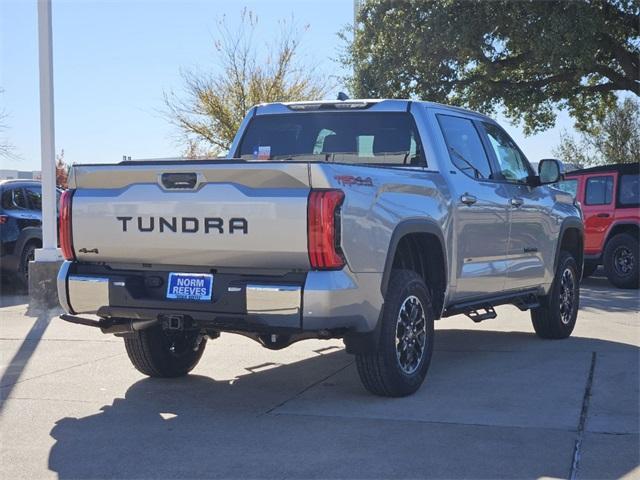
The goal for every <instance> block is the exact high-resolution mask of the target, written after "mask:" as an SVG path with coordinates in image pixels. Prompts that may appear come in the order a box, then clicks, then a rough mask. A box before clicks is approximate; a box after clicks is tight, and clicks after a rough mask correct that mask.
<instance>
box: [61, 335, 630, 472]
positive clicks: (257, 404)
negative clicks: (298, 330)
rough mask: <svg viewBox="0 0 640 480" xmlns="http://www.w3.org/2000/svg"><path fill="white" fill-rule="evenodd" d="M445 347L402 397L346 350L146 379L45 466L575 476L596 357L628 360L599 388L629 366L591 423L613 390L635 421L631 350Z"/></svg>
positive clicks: (623, 463)
mask: <svg viewBox="0 0 640 480" xmlns="http://www.w3.org/2000/svg"><path fill="white" fill-rule="evenodd" d="M436 348H437V349H436V352H435V354H434V359H433V363H432V365H431V371H430V373H429V376H428V377H427V381H426V383H425V385H424V386H423V387H422V389H421V390H420V391H418V392H417V393H416V394H415V395H414V396H412V397H407V398H404V399H384V398H378V397H373V396H370V395H368V394H367V393H366V392H365V391H364V390H363V389H362V387H361V386H360V385H359V383H358V381H357V376H356V373H355V368H354V366H353V364H352V358H351V357H349V356H347V355H346V354H345V353H344V352H343V351H333V352H331V353H327V354H323V355H317V356H315V357H312V358H309V359H305V360H302V361H298V362H295V363H291V364H286V365H281V366H277V367H274V368H269V369H266V370H264V369H258V370H257V371H256V370H255V369H254V372H255V373H250V371H251V370H252V367H248V368H246V369H245V370H246V371H247V373H246V374H244V375H241V376H239V377H238V378H236V379H234V380H224V381H222V380H214V379H212V378H209V377H204V376H201V375H190V376H187V377H184V378H181V379H167V380H161V379H143V380H140V381H137V382H136V383H134V384H133V385H131V386H130V387H129V388H128V390H127V392H126V394H125V397H124V398H116V399H115V400H114V401H113V403H112V404H111V405H106V406H104V407H102V408H101V409H100V412H99V413H96V414H92V415H89V416H86V417H83V418H63V419H61V420H59V421H58V422H57V423H56V425H55V427H54V428H53V429H52V431H51V433H50V435H51V437H52V438H53V439H55V444H54V445H53V447H52V448H51V451H50V455H49V468H50V469H51V470H53V471H55V472H57V474H58V475H59V478H61V479H66V478H178V477H180V478H205V477H206V478H248V477H252V478H256V477H260V478H345V477H349V478H391V477H395V478H407V477H414V478H417V477H426V476H428V477H434V478H460V477H473V478H524V477H526V478H540V477H543V476H544V477H556V478H566V477H568V476H569V475H570V471H571V465H572V459H573V454H574V452H573V450H574V445H575V443H576V436H577V435H578V433H577V432H578V424H579V420H580V413H581V410H582V408H583V397H584V391H585V383H586V382H587V378H588V373H589V365H590V364H591V361H592V360H591V359H592V352H604V353H603V354H602V355H603V356H605V355H609V357H611V356H612V355H613V354H619V356H621V357H624V358H622V362H621V364H624V368H626V371H624V372H622V374H623V377H621V378H618V381H620V382H621V383H622V384H621V385H618V384H607V383H606V382H604V383H601V381H602V380H603V378H606V377H608V376H614V377H615V376H616V375H618V376H619V375H620V374H621V372H620V371H618V370H616V369H618V368H623V366H622V365H618V366H613V367H607V368H608V369H609V368H610V369H611V370H610V371H609V370H605V371H600V370H599V369H598V365H596V368H595V378H594V383H593V391H592V398H591V408H592V409H593V410H592V411H590V412H589V415H591V414H592V413H593V414H594V415H596V414H598V411H597V409H598V408H602V405H601V403H602V401H604V400H606V399H607V398H608V397H607V396H606V395H605V396H604V397H599V396H600V395H602V394H603V392H602V391H601V389H602V387H603V386H605V385H608V388H612V385H617V386H616V387H615V388H619V389H620V390H619V391H618V392H609V393H611V394H613V395H624V396H625V397H626V398H625V401H626V402H627V403H625V404H624V405H623V406H622V407H621V408H622V409H623V410H625V409H626V410H625V412H622V413H627V414H630V415H631V417H632V418H631V419H630V421H631V422H632V425H631V426H632V427H633V425H635V426H637V424H638V412H637V405H638V371H637V370H638V362H637V356H638V348H637V347H636V346H634V345H628V344H622V343H615V342H608V341H602V340H596V339H588V338H570V339H567V340H565V341H551V342H549V341H547V342H545V341H541V340H539V339H537V338H536V337H535V336H534V335H533V334H527V333H521V332H490V331H477V330H438V332H437V347H436ZM214 349H215V342H212V344H210V345H209V349H208V350H209V352H208V353H209V355H207V352H205V357H204V358H203V363H206V362H208V361H211V362H214V358H215V357H214V352H213V350H214ZM613 356H615V355H613ZM634 356H635V358H636V362H633V361H629V359H630V358H631V359H633V358H634ZM238 357H239V358H240V357H241V353H239V354H238ZM563 358H566V359H565V360H563ZM634 363H635V365H634ZM531 364H534V365H533V366H531ZM573 364H577V365H573ZM554 365H555V366H556V369H555V370H554V368H553V366H554ZM564 367H568V368H569V369H568V371H567V373H566V375H563V374H562V373H561V372H560V373H559V372H558V371H559V370H562V369H563V368H564ZM574 377H575V378H574ZM568 378H569V379H573V380H570V382H573V383H572V384H571V385H566V382H567V381H568V380H567V379H568ZM545 386H546V387H545ZM534 405H535V407H534ZM629 405H631V406H629ZM633 405H635V407H634V406H633ZM563 408H565V410H564V412H563V411H561V412H560V413H558V409H560V410H562V409H563ZM614 413H615V412H614ZM590 418H591V417H588V419H587V422H589V419H590ZM587 426H588V424H587ZM612 428H613V427H612ZM614 430H615V429H614ZM610 433H614V434H616V435H619V433H617V432H614V431H612V432H610ZM637 438H638V435H637V428H636V430H635V432H633V433H632V434H631V435H630V439H629V441H630V442H631V447H630V448H631V450H629V449H627V450H625V451H624V452H627V453H624V452H623V453H620V454H619V456H618V457H617V458H608V459H606V463H607V465H608V468H609V472H610V475H611V477H620V476H622V475H624V474H627V473H628V472H630V471H631V470H633V469H634V468H636V467H637V466H638V463H639V459H638V454H637V453H636V454H635V455H634V454H633V453H631V454H629V453H628V452H634V451H635V452H637V451H638V447H637ZM588 441H589V438H588V437H587V438H586V440H585V445H587V446H588ZM586 460H587V459H586V458H584V459H583V461H586ZM587 476H589V475H588V472H585V475H584V476H582V477H583V478H586V477H587Z"/></svg>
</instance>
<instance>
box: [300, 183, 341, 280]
mask: <svg viewBox="0 0 640 480" xmlns="http://www.w3.org/2000/svg"><path fill="white" fill-rule="evenodd" d="M343 200H344V192H342V190H312V191H311V193H310V194H309V205H308V212H307V216H308V231H307V233H308V242H309V261H310V262H311V267H312V268H314V269H317V270H333V269H338V268H342V267H343V266H344V264H345V261H344V257H343V256H342V251H341V250H340V217H339V215H340V205H342V201H343Z"/></svg>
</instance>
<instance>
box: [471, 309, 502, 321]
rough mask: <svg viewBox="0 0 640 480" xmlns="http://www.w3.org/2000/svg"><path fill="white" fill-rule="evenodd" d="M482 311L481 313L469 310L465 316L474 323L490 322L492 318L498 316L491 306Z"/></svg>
mask: <svg viewBox="0 0 640 480" xmlns="http://www.w3.org/2000/svg"><path fill="white" fill-rule="evenodd" d="M482 310H484V312H483V313H481V312H479V311H478V310H470V311H468V312H466V313H465V315H466V316H467V317H469V318H470V319H471V320H473V321H474V322H476V323H480V322H481V321H483V320H491V319H492V318H496V317H497V316H498V314H497V313H496V311H495V310H494V309H493V307H491V306H489V307H485V308H483V309H482Z"/></svg>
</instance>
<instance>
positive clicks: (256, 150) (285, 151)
mask: <svg viewBox="0 0 640 480" xmlns="http://www.w3.org/2000/svg"><path fill="white" fill-rule="evenodd" d="M238 153H239V157H240V158H242V159H244V160H256V161H261V160H262V161H265V160H304V161H315V162H340V163H361V164H387V165H420V166H422V165H424V164H425V162H424V160H423V155H422V151H421V148H420V141H419V138H418V134H417V132H416V129H415V125H414V122H413V118H412V117H411V115H410V114H409V113H403V112H399V113H396V112H359V113H354V112H340V113H335V112H331V113H325V112H318V113H298V114H278V115H258V116H256V117H254V118H253V119H252V120H251V122H250V123H249V126H248V127H247V130H246V132H245V134H244V136H243V138H242V141H241V142H240V147H239V150H238Z"/></svg>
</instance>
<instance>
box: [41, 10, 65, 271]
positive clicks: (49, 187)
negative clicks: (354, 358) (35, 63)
mask: <svg viewBox="0 0 640 480" xmlns="http://www.w3.org/2000/svg"><path fill="white" fill-rule="evenodd" d="M38 57H39V63H40V154H41V161H42V248H41V249H39V250H36V261H43V262H52V261H57V260H59V259H60V253H59V250H58V248H57V245H58V240H57V217H56V163H55V148H56V145H55V130H54V112H53V50H52V35H51V0H38Z"/></svg>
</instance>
